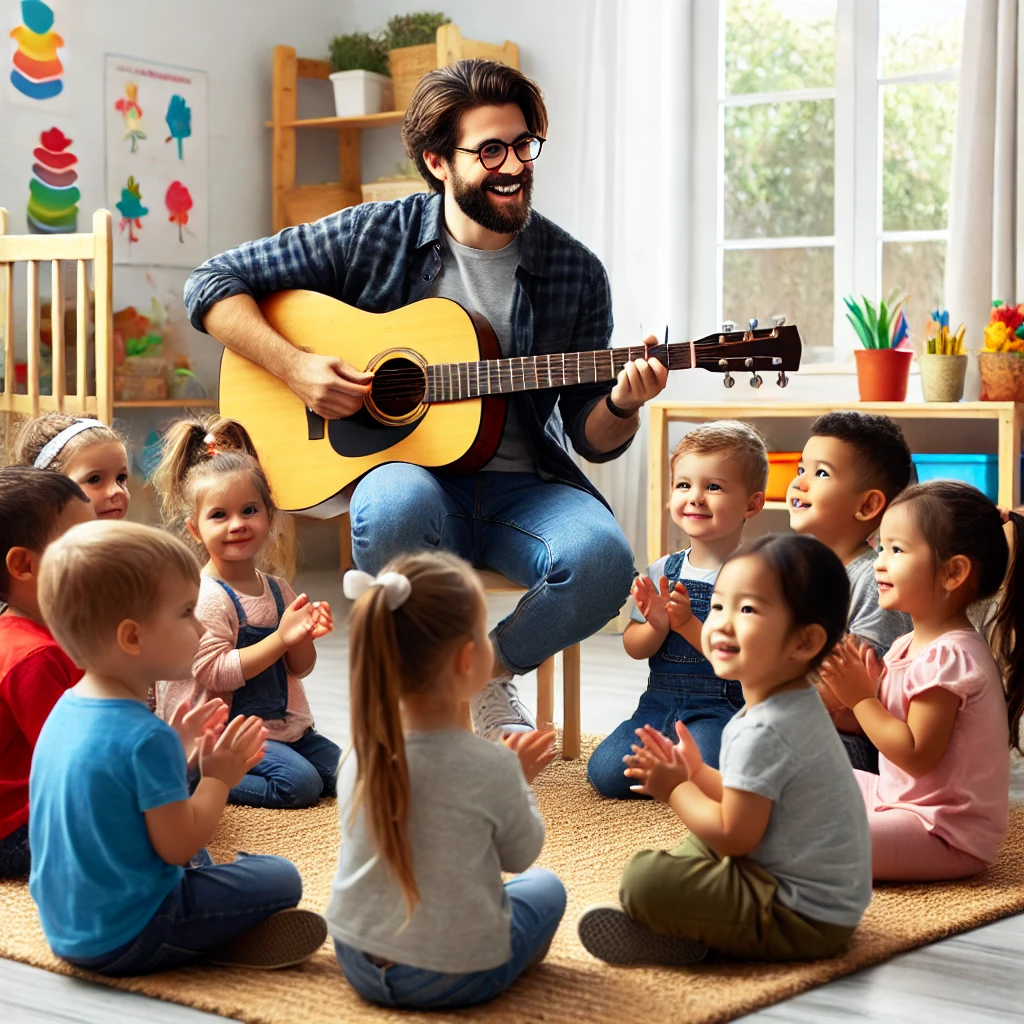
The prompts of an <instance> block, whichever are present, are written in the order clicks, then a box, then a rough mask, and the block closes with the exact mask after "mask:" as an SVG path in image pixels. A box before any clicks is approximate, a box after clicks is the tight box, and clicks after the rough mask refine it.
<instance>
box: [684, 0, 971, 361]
mask: <svg viewBox="0 0 1024 1024" xmlns="http://www.w3.org/2000/svg"><path fill="white" fill-rule="evenodd" d="M963 14H964V0H710V2H707V3H705V2H701V3H700V4H698V5H695V22H694V43H695V48H694V58H695V59H694V76H695V77H694V96H695V110H694V127H695V141H696V143H697V147H696V152H697V154H698V155H697V158H696V159H695V165H694V186H695V203H696V205H695V208H694V211H693V224H694V229H695V230H694V237H695V238H696V239H697V245H696V260H695V268H696V270H695V276H694V284H695V288H694V291H693V295H694V296H695V302H694V303H693V312H694V316H695V320H694V330H695V331H697V333H704V330H705V329H706V325H708V324H709V323H710V324H714V323H717V322H718V321H720V320H723V319H725V320H734V321H736V322H737V323H745V322H746V320H747V319H749V318H750V317H751V316H757V317H758V318H760V319H761V320H762V321H765V320H767V318H768V317H769V316H770V315H772V314H775V313H784V314H786V316H787V317H788V319H789V321H790V322H793V323H796V324H797V325H798V326H799V328H800V333H801V336H802V337H803V339H804V345H805V361H806V362H813V361H819V362H821V361H832V360H835V361H843V360H845V358H846V357H847V356H848V354H849V352H850V350H851V349H852V348H853V346H854V344H855V337H854V334H853V331H852V329H851V328H850V327H849V325H848V324H847V323H846V317H845V313H846V310H845V306H844V305H843V302H842V298H843V296H844V295H850V294H853V295H860V294H864V295H867V296H868V297H869V298H872V299H878V298H887V297H888V296H889V295H890V293H892V292H893V291H894V290H896V291H898V292H899V293H900V294H901V295H902V294H904V293H906V294H908V299H907V305H906V309H907V316H908V320H909V323H910V329H911V335H912V337H913V338H917V339H921V338H922V337H923V336H924V332H925V329H926V325H927V321H928V319H929V312H930V311H931V310H932V309H935V308H937V307H939V306H941V305H942V304H943V302H942V295H943V271H944V266H945V253H946V238H947V218H948V200H949V176H950V167H951V162H952V136H953V120H954V115H955V106H956V87H957V78H956V76H957V63H958V60H959V52H960V39H961V35H962V31H963Z"/></svg>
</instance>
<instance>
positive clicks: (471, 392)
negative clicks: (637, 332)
mask: <svg viewBox="0 0 1024 1024" xmlns="http://www.w3.org/2000/svg"><path fill="white" fill-rule="evenodd" d="M644 358H651V359H658V360H659V361H660V362H661V363H662V364H663V365H666V366H668V368H669V369H670V370H687V369H690V368H692V367H693V366H694V365H695V360H696V355H695V353H694V351H693V349H692V347H691V346H690V345H689V344H673V345H652V346H650V347H649V348H648V349H647V350H646V354H645V350H644V347H643V345H633V346H631V347H630V348H610V349H609V348H606V349H600V350H598V351H596V352H557V353H552V354H551V355H541V356H514V357H512V358H510V359H483V360H480V361H479V362H474V363H432V364H431V365H429V366H428V367H427V389H426V396H425V401H427V402H457V401H460V400H462V399H466V398H484V397H486V396H487V395H507V394H509V393H510V392H513V391H536V390H539V389H541V388H560V387H565V386H567V385H570V384H596V383H597V382H598V381H603V380H614V379H615V378H616V377H618V375H619V373H620V371H621V370H622V368H623V366H625V365H626V363H627V362H629V361H630V360H631V359H644Z"/></svg>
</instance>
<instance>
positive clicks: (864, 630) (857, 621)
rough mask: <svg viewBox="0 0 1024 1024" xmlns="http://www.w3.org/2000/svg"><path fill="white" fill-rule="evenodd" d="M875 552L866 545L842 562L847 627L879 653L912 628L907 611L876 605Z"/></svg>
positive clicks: (912, 624) (876, 555) (876, 554)
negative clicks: (847, 604) (847, 584)
mask: <svg viewBox="0 0 1024 1024" xmlns="http://www.w3.org/2000/svg"><path fill="white" fill-rule="evenodd" d="M877 558H878V552H877V551H875V549H874V548H868V550H867V551H865V552H864V554H863V555H858V556H857V557H856V558H855V559H854V560H853V561H852V562H850V563H849V564H848V565H847V566H846V575H847V578H848V579H849V580H850V617H849V619H848V620H847V627H846V628H847V631H848V632H849V633H852V634H853V635H854V636H856V637H859V638H860V639H861V640H863V641H864V643H866V644H868V646H870V647H873V648H874V649H875V653H876V654H878V656H879V657H881V656H882V655H883V654H885V652H886V651H887V650H889V648H890V647H892V643H893V641H894V640H895V639H896V638H897V637H900V636H903V635H904V634H905V633H909V632H910V631H911V630H912V629H913V628H914V623H913V622H912V621H911V618H910V616H909V615H907V614H905V613H904V612H896V611H892V610H890V609H888V608H880V607H879V605H878V583H877V582H876V581H875V561H876V560H877Z"/></svg>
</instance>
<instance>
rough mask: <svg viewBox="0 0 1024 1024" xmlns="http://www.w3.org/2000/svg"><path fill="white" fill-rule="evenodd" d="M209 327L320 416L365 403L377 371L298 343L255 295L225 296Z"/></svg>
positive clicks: (349, 411)
mask: <svg viewBox="0 0 1024 1024" xmlns="http://www.w3.org/2000/svg"><path fill="white" fill-rule="evenodd" d="M203 326H204V327H205V328H206V330H207V331H209V333H210V334H211V335H212V336H213V337H214V338H216V339H217V340H218V341H219V342H221V344H223V345H225V346H226V347H227V348H229V349H231V351H232V352H237V353H238V354H239V355H240V356H244V357H245V358H246V359H248V360H250V361H251V362H254V363H256V364H257V365H258V366H262V367H263V369H264V370H266V371H267V372H268V373H272V374H273V375H274V376H275V377H277V378H279V379H280V380H283V381H284V382H285V384H287V385H288V387H290V388H291V389H292V391H294V392H295V394H296V395H298V397H299V398H301V399H302V401H303V403H304V404H305V405H306V407H307V408H309V409H312V410H313V412H315V413H316V414H317V415H318V416H323V418H324V419H327V420H339V419H343V418H344V417H346V416H352V415H353V414H355V413H357V412H358V411H359V410H360V409H361V408H362V406H363V398H364V397H365V396H366V394H367V393H368V392H369V390H370V381H371V380H373V374H372V373H366V372H365V371H363V370H357V369H356V368H355V367H354V366H352V365H350V364H349V363H347V362H346V361H345V360H344V359H339V358H337V357H336V356H322V355H318V354H317V353H316V352H304V351H302V349H298V348H296V347H295V346H294V345H293V344H292V343H291V342H290V341H288V340H287V338H284V337H282V335H280V334H278V332H277V331H275V330H274V328H273V327H271V326H270V324H268V323H267V321H266V320H265V319H264V317H263V314H262V313H261V312H260V308H259V306H257V305H256V301H255V300H254V299H253V297H252V296H251V295H231V296H228V298H225V299H221V300H220V302H217V303H215V304H214V305H213V306H211V307H210V310H209V312H208V313H207V314H206V318H205V319H204V321H203Z"/></svg>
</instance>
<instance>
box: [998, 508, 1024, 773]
mask: <svg viewBox="0 0 1024 1024" xmlns="http://www.w3.org/2000/svg"><path fill="white" fill-rule="evenodd" d="M1010 525H1011V526H1012V527H1013V550H1012V552H1011V554H1010V566H1009V569H1008V571H1007V573H1006V581H1005V583H1004V584H1003V596H1002V598H1001V599H1000V601H999V610H998V611H997V612H996V619H995V623H994V624H993V627H992V651H993V653H994V654H995V656H996V657H997V658H998V659H999V663H1000V667H1001V668H1002V670H1003V685H1004V686H1005V687H1006V711H1007V714H1008V716H1009V719H1010V745H1011V746H1015V747H1016V748H1017V749H1018V750H1021V752H1022V753H1024V750H1022V747H1021V736H1020V721H1021V716H1022V715H1024V642H1022V643H1018V642H1017V638H1018V637H1019V638H1020V639H1021V641H1024V579H1022V576H1024V516H1021V515H1019V514H1018V513H1016V512H1011V513H1010Z"/></svg>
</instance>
